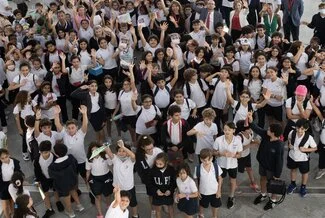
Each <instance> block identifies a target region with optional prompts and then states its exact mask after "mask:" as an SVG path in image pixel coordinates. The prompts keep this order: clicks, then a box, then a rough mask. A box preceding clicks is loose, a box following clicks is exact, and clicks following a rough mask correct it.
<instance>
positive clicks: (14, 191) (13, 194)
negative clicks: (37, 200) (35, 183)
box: [8, 183, 30, 202]
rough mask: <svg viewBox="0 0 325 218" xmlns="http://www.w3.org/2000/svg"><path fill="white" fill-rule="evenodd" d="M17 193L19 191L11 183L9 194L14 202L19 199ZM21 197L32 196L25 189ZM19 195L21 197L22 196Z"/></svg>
mask: <svg viewBox="0 0 325 218" xmlns="http://www.w3.org/2000/svg"><path fill="white" fill-rule="evenodd" d="M17 191H18V189H16V188H15V187H14V185H13V184H12V183H11V184H10V185H9V187H8V192H9V194H10V196H11V198H12V200H13V201H14V202H16V199H17V197H18V195H17ZM20 195H28V196H30V193H29V191H28V190H27V189H25V188H24V189H23V193H21V194H20ZM20 195H19V196H20Z"/></svg>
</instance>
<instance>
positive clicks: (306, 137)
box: [290, 130, 310, 155]
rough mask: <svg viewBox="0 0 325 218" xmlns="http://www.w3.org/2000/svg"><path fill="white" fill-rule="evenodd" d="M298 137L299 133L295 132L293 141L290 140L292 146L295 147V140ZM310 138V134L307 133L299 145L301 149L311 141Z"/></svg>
mask: <svg viewBox="0 0 325 218" xmlns="http://www.w3.org/2000/svg"><path fill="white" fill-rule="evenodd" d="M296 136H297V131H296V130H293V132H292V134H291V140H290V143H291V145H294V143H295V140H296ZM309 136H310V135H309V133H308V132H305V135H304V137H303V138H302V139H301V142H300V143H299V148H300V147H303V146H304V145H305V144H306V142H307V141H308V139H309ZM306 153H307V155H309V153H310V152H306Z"/></svg>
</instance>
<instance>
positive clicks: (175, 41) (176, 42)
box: [172, 39, 180, 45]
mask: <svg viewBox="0 0 325 218" xmlns="http://www.w3.org/2000/svg"><path fill="white" fill-rule="evenodd" d="M172 43H174V44H175V45H178V44H179V43H180V39H173V40H172Z"/></svg>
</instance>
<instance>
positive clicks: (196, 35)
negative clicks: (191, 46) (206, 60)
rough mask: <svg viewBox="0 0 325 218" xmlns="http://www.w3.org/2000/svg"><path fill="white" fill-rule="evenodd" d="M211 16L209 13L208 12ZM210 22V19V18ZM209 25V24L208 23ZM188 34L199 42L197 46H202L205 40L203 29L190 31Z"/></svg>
mask: <svg viewBox="0 0 325 218" xmlns="http://www.w3.org/2000/svg"><path fill="white" fill-rule="evenodd" d="M210 16H211V14H210ZM212 22H213V17H212ZM210 23H211V19H210ZM210 26H211V25H210ZM189 35H190V36H191V37H192V39H194V40H196V41H197V42H198V43H199V46H204V45H205V43H206V41H205V30H199V32H197V33H196V32H194V31H192V32H190V33H189Z"/></svg>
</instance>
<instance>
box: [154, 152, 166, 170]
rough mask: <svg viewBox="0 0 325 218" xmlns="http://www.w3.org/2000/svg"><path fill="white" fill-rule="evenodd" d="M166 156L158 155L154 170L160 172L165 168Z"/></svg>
mask: <svg viewBox="0 0 325 218" xmlns="http://www.w3.org/2000/svg"><path fill="white" fill-rule="evenodd" d="M167 164H168V155H167V154H166V153H159V154H158V155H157V157H156V160H155V166H156V168H158V169H160V170H162V169H164V168H166V167H167Z"/></svg>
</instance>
